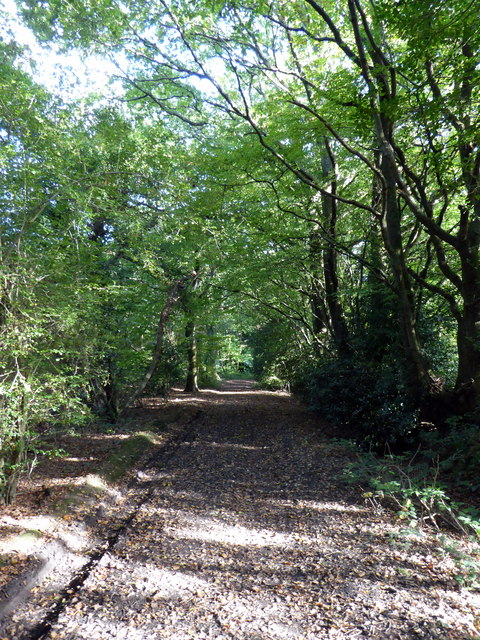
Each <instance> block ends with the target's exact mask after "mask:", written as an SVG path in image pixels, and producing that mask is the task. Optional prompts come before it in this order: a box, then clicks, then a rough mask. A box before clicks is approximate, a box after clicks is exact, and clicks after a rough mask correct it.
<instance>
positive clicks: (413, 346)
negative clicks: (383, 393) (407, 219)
mask: <svg viewBox="0 0 480 640" xmlns="http://www.w3.org/2000/svg"><path fill="white" fill-rule="evenodd" d="M390 162H391V158H390V157H389V154H388V153H387V154H385V155H383V154H382V157H381V162H380V168H381V171H382V175H383V177H384V179H385V187H384V198H385V203H384V204H385V207H384V211H385V214H384V217H383V219H382V236H383V240H384V244H385V248H386V250H387V253H388V256H389V259H390V267H391V270H392V276H393V283H394V286H395V291H396V294H397V300H398V314H399V324H400V339H401V344H402V348H403V355H404V362H405V370H406V373H407V379H408V383H409V387H410V393H411V395H412V397H414V398H416V399H420V398H421V397H422V396H424V395H425V394H429V393H430V392H431V391H432V385H433V379H432V377H431V374H430V371H429V367H428V364H427V361H426V358H425V357H424V355H423V354H422V350H421V348H420V342H419V339H418V335H417V329H416V314H415V298H414V296H413V292H412V289H411V284H410V278H409V275H408V270H407V266H406V262H405V254H404V251H403V242H402V229H401V211H400V208H399V205H398V201H397V193H396V192H397V188H396V187H397V185H396V177H395V176H396V174H395V171H394V170H393V169H392V168H391V167H390Z"/></svg>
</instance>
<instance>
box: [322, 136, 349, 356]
mask: <svg viewBox="0 0 480 640" xmlns="http://www.w3.org/2000/svg"><path fill="white" fill-rule="evenodd" d="M322 177H323V178H324V179H329V180H330V191H331V193H332V195H331V196H327V195H325V194H322V210H323V217H324V220H325V225H326V227H327V229H328V233H329V236H330V238H329V242H328V243H327V244H326V247H325V250H324V254H323V274H324V278H325V294H326V303H327V307H328V311H329V314H330V321H331V327H332V336H333V340H334V342H335V346H336V348H337V351H338V353H339V355H340V356H349V355H350V352H351V351H350V346H349V337H348V329H347V323H346V321H345V315H344V313H343V307H342V304H341V301H340V291H339V289H340V287H339V282H338V271H337V268H338V265H337V249H336V247H335V241H336V236H337V201H336V199H335V195H336V191H337V182H336V175H335V159H334V156H333V152H332V150H331V148H330V145H329V143H328V140H325V151H324V153H323V155H322Z"/></svg>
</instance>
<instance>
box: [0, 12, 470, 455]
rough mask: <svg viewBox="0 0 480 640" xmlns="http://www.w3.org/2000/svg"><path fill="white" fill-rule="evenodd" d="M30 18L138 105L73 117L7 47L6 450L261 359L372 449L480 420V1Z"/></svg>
mask: <svg viewBox="0 0 480 640" xmlns="http://www.w3.org/2000/svg"><path fill="white" fill-rule="evenodd" d="M18 4H19V7H20V10H21V12H22V14H23V15H24V17H25V19H26V20H27V22H28V24H30V25H31V26H32V28H33V29H34V30H35V32H36V34H37V35H38V37H39V38H40V39H41V40H42V41H43V42H44V43H46V44H51V43H55V44H56V45H57V46H60V47H63V48H65V49H68V48H72V47H78V48H80V49H83V50H85V51H95V52H96V53H97V54H99V55H105V56H109V58H110V59H112V60H113V61H116V63H117V65H118V69H119V76H120V77H121V78H122V79H123V82H124V93H122V95H121V96H119V97H121V100H122V101H121V102H119V104H116V105H112V104H111V105H109V106H106V105H105V104H103V103H102V102H101V101H100V102H95V101H94V100H93V98H92V99H90V100H86V101H84V102H83V103H82V104H80V105H74V104H71V105H70V106H69V107H68V108H67V107H65V106H62V104H61V103H60V102H59V101H55V100H54V99H53V98H52V97H51V96H49V95H48V94H47V92H46V91H45V90H43V89H41V88H40V87H38V86H37V85H35V83H34V82H33V81H32V80H31V79H30V78H29V77H28V75H27V74H26V73H23V72H21V71H19V70H18V67H17V66H16V63H15V56H16V55H17V53H18V51H17V48H16V47H15V46H14V45H8V46H7V45H3V52H4V56H3V62H2V69H1V71H2V74H1V75H2V85H1V87H0V92H1V96H0V97H1V103H0V109H1V111H0V118H1V129H0V132H1V136H2V146H1V148H0V155H1V160H2V173H1V175H0V179H1V180H2V194H3V195H2V198H3V200H2V221H1V224H2V230H1V231H2V247H1V250H2V255H1V259H2V291H1V296H2V297H1V303H2V307H1V308H0V321H1V329H0V330H1V331H2V340H3V346H2V347H1V349H2V372H1V375H2V385H3V392H2V393H3V396H2V398H3V400H2V402H4V403H6V404H5V407H4V409H5V416H7V417H6V418H5V420H6V422H5V424H3V425H2V428H3V432H4V433H5V434H6V440H5V442H7V440H8V442H11V443H12V444H11V445H10V444H8V447H10V449H11V450H12V451H15V447H16V443H19V444H20V448H21V449H22V452H23V451H25V446H24V442H23V441H24V435H23V434H24V432H25V433H26V432H27V431H28V429H30V425H32V426H33V425H34V423H35V422H38V421H40V420H45V421H47V422H50V421H53V420H54V419H59V417H60V416H61V415H70V416H71V419H77V418H79V416H80V417H81V414H84V415H87V413H88V411H89V410H91V409H93V410H94V411H95V412H96V413H100V414H102V415H103V416H104V417H106V418H108V419H110V420H114V419H115V418H116V416H117V415H118V413H119V412H120V411H121V410H122V408H123V407H124V404H125V402H126V401H127V400H128V399H129V398H132V397H134V396H135V389H136V388H138V384H139V381H140V380H147V378H148V385H147V386H146V387H145V388H144V389H143V392H150V393H162V394H163V393H167V391H168V387H169V385H170V384H171V383H172V382H173V381H174V380H175V379H176V378H178V377H179V376H181V375H184V374H185V372H186V369H187V364H188V367H189V369H190V368H191V367H192V366H193V365H192V362H193V359H195V360H196V364H195V367H197V368H198V369H199V371H197V372H196V375H199V376H200V381H201V382H203V384H208V385H210V384H215V383H216V382H217V376H218V371H217V369H218V368H219V367H220V369H223V371H226V370H228V368H229V367H230V369H238V368H239V366H241V367H243V368H245V367H248V366H249V365H250V360H251V358H250V353H249V351H248V349H251V355H252V357H253V369H254V372H255V374H256V375H257V377H258V378H259V379H260V380H261V381H262V382H263V383H266V384H270V385H278V386H283V387H285V386H292V388H294V389H296V390H298V391H300V392H302V393H303V394H304V395H306V396H307V397H308V400H309V402H310V404H311V405H312V406H314V407H315V409H317V410H318V411H321V412H323V414H324V415H325V416H326V417H328V418H330V419H331V420H332V421H335V422H336V423H337V424H341V425H342V426H344V428H345V429H346V430H348V431H349V432H350V433H352V434H353V435H354V436H355V437H356V438H357V439H360V440H363V441H365V442H368V443H369V444H370V445H371V446H374V447H377V448H382V447H383V446H384V444H385V443H386V442H388V443H390V444H391V445H393V444H394V445H395V446H398V447H404V446H406V445H407V444H408V443H409V442H412V441H413V440H415V439H417V438H418V437H419V433H420V430H421V428H422V424H423V426H425V425H430V424H433V425H434V426H436V427H439V428H441V429H443V430H444V432H448V431H450V430H451V427H450V423H449V421H448V417H449V416H451V415H452V414H453V415H455V414H461V415H466V414H469V413H470V414H471V416H470V418H469V420H470V421H471V422H472V424H474V425H476V424H477V420H476V418H475V415H476V414H475V405H476V404H478V397H479V396H478V394H479V393H480V346H479V345H480V341H479V335H478V331H479V329H478V327H479V326H480V259H479V251H480V232H479V228H480V227H479V225H480V200H479V196H478V194H479V191H480V186H479V185H480V176H479V171H478V168H479V166H480V150H479V140H478V130H479V127H478V125H479V117H480V116H479V86H480V85H479V82H478V75H479V65H478V55H479V53H478V52H479V50H480V35H479V32H478V28H477V19H478V16H477V15H476V11H475V7H474V3H473V4H472V3H468V2H467V1H466V0H455V2H452V3H449V5H448V7H447V5H446V4H445V3H443V2H440V1H438V2H430V3H428V7H420V5H418V3H417V4H415V3H408V2H407V3H405V2H404V3H392V2H389V1H387V0H385V1H384V0H379V1H378V2H375V3H371V2H366V1H363V0H358V1H357V0H355V1H354V0H342V1H341V2H330V1H328V2H321V3H316V2H313V0H312V1H310V0H295V1H292V2H283V1H281V0H275V1H274V2H266V1H263V0H252V1H250V2H247V3H245V2H237V1H235V0H231V1H228V2H227V1H221V0H218V1H215V2H212V1H209V2H206V1H205V2H203V1H199V2H195V3H191V2H186V0H154V1H152V2H145V1H143V0H125V1H124V2H121V3H118V4H116V3H113V4H112V3H111V2H107V1H106V0H88V1H87V2H80V1H78V0H73V1H72V2H68V3H65V2H61V1H60V0H42V1H41V2H37V1H36V0H24V1H22V2H19V3H18ZM92 105H93V106H92ZM176 287H177V288H178V291H177V289H176ZM172 292H176V293H175V295H174V294H173V293H172ZM177 293H178V295H177ZM170 302H171V305H170V306H168V305H169V303H170ZM166 311H168V314H167V313H166ZM166 316H168V317H166ZM162 319H164V320H165V323H164V324H162V322H163V320H162ZM185 334H187V337H185ZM247 345H248V347H247ZM192 347H195V348H196V350H195V349H193V348H192ZM194 352H195V358H193V356H192V353H194ZM152 354H153V356H152ZM155 354H157V356H159V357H158V358H157V359H158V362H156V361H155V357H156V356H155ZM152 362H154V363H155V366H154V367H153V369H154V370H153V371H150V368H151V365H152ZM145 372H147V374H148V375H147V378H145ZM230 372H231V371H230ZM132 394H133V395H132ZM31 398H35V402H33V400H31ZM66 398H69V401H68V402H67V400H66ZM7 404H8V406H7ZM33 407H35V411H37V410H38V412H39V413H38V415H37V414H36V413H35V411H34V409H33ZM37 408H38V409H37ZM472 412H473V413H472ZM27 425H28V426H27ZM7 434H10V435H8V437H7ZM5 447H7V445H5ZM12 455H13V458H15V456H16V453H13V454H12ZM23 455H24V454H23V453H22V456H23ZM9 464H17V463H16V462H15V463H9Z"/></svg>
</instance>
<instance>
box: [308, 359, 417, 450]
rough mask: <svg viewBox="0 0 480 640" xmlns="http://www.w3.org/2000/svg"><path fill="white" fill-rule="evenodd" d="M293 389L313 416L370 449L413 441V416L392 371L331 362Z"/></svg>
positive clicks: (396, 374)
mask: <svg viewBox="0 0 480 640" xmlns="http://www.w3.org/2000/svg"><path fill="white" fill-rule="evenodd" d="M296 389H297V390H298V389H300V390H301V391H302V394H303V395H304V397H305V399H306V401H307V403H308V404H309V406H310V407H311V408H312V409H313V410H314V411H317V412H321V413H322V415H323V416H324V417H325V419H326V420H328V421H329V422H332V423H334V424H335V425H339V426H343V427H345V429H346V435H347V436H350V437H354V438H355V439H356V440H357V441H358V442H362V443H364V444H367V445H368V446H369V447H371V448H374V449H381V448H384V447H385V445H387V444H388V445H389V446H390V447H392V446H397V447H400V446H402V447H403V446H405V445H406V444H407V443H409V442H410V441H413V440H414V438H415V437H416V435H417V428H418V410H417V409H416V408H415V407H414V406H413V405H412V403H411V402H410V400H409V398H408V395H407V393H406V390H405V387H404V384H403V381H402V379H401V376H400V375H399V373H398V372H396V371H394V370H392V369H387V368H384V367H383V368H377V367H373V366H371V365H369V364H368V363H364V362H357V361H355V360H352V359H349V360H340V359H335V360H330V361H327V362H325V363H323V364H321V365H320V366H318V367H317V368H316V369H313V370H311V371H310V372H309V373H307V374H305V375H304V376H303V379H302V380H300V381H299V383H297V385H296Z"/></svg>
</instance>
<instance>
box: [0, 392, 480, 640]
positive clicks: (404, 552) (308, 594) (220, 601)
mask: <svg viewBox="0 0 480 640" xmlns="http://www.w3.org/2000/svg"><path fill="white" fill-rule="evenodd" d="M172 402H174V403H176V404H177V405H179V406H182V405H185V407H187V406H188V407H189V408H190V409H191V407H192V405H194V406H196V407H197V408H198V409H199V414H198V416H197V418H196V419H195V420H194V421H193V422H192V423H190V425H189V426H188V428H187V429H185V431H184V432H183V435H182V437H181V438H179V439H178V441H177V442H176V444H175V445H174V446H173V448H172V447H171V448H170V450H169V451H168V455H165V454H160V455H159V456H157V458H156V459H155V460H154V461H153V462H152V466H150V467H147V468H145V469H144V470H143V471H142V472H140V473H139V474H138V486H137V489H136V491H137V495H140V496H142V495H143V497H144V498H145V497H146V498H147V499H146V500H143V498H142V499H140V500H139V503H138V507H137V508H136V509H135V511H134V512H133V511H132V517H131V521H130V522H129V523H128V526H126V527H125V528H124V529H122V531H121V533H120V535H118V536H117V539H116V540H112V544H111V546H110V548H108V549H106V550H105V552H104V553H102V555H101V557H100V558H99V559H98V562H96V563H93V565H92V567H91V570H89V571H88V573H87V575H85V578H84V580H82V584H81V585H80V586H79V588H78V590H76V589H75V590H72V593H70V594H69V595H68V597H66V599H65V602H64V603H62V604H61V606H59V607H58V608H57V611H56V614H55V616H54V617H53V618H52V619H51V626H50V623H49V625H48V627H45V630H46V631H47V633H46V635H45V634H44V635H43V636H39V635H38V634H37V636H36V637H45V638H48V639H52V640H54V639H56V640H58V639H61V640H74V639H75V640H85V639H87V638H88V640H113V639H115V640H121V639H125V640H127V639H128V640H155V639H160V638H165V639H169V640H187V639H192V640H193V639H195V640H202V639H207V638H208V639H210V638H212V639H213V638H215V639H216V640H226V639H232V640H233V639H238V640H284V639H292V640H293V639H297V640H300V639H303V640H317V639H318V640H321V639H323V638H325V639H326V638H329V639H332V638H336V639H342V640H343V639H352V640H353V639H356V640H367V639H368V640H376V639H380V638H381V639H382V640H385V639H389V640H390V639H392V640H393V639H410V638H412V639H414V638H424V639H428V640H454V639H457V640H467V639H468V640H471V639H473V638H478V637H479V636H480V632H478V631H475V626H474V625H475V623H476V624H477V625H478V622H479V621H478V618H477V620H476V621H475V606H477V607H478V597H477V596H475V595H474V594H468V593H466V592H463V593H462V592H460V591H459V589H458V587H457V585H456V582H455V581H454V579H453V577H452V571H451V566H450V565H449V564H448V562H446V561H445V562H444V561H443V560H442V558H441V555H440V553H439V551H438V545H437V544H436V543H435V540H434V539H433V537H432V536H431V535H427V534H425V535H422V536H418V537H410V538H409V537H406V536H399V535H398V533H399V530H400V529H401V527H402V526H403V525H401V524H400V523H397V522H396V521H395V520H394V518H393V516H390V515H388V514H379V513H378V512H376V511H374V510H373V509H371V508H367V507H366V506H365V505H364V504H363V503H362V502H361V498H360V494H359V492H358V491H354V490H353V489H350V488H348V487H346V486H345V485H344V484H343V483H342V482H341V480H340V478H339V475H338V474H339V472H340V471H341V469H342V467H343V466H344V464H345V463H346V461H347V458H346V453H345V451H344V450H342V448H341V447H340V446H338V445H336V444H335V443H333V444H332V443H330V442H328V440H326V439H322V438H321V436H319V435H318V434H317V432H316V431H315V424H314V423H313V421H312V419H311V418H310V417H309V416H308V415H307V414H306V413H305V411H304V410H303V409H302V407H301V406H300V405H299V404H298V403H296V402H295V401H294V400H293V399H292V398H291V397H289V396H288V395H287V394H277V393H268V392H258V391H254V390H253V389H252V387H251V385H250V384H249V383H244V382H229V383H225V386H224V389H223V391H222V392H203V393H201V394H199V395H197V396H186V395H183V394H178V395H177V396H176V397H174V398H172ZM142 491H143V494H142ZM19 613H20V615H22V614H21V612H19ZM21 630H22V620H21V618H19V616H18V615H17V616H15V617H14V620H13V621H12V622H11V624H10V626H9V627H7V628H6V629H5V630H4V632H3V634H4V637H8V638H11V639H12V640H13V638H15V639H17V638H19V637H22V636H21V634H20V632H21ZM24 631H25V635H24V636H23V637H25V638H30V637H33V636H32V635H31V634H30V635H29V633H30V632H29V631H28V630H27V629H26V628H25V629H24ZM5 634H6V635H5ZM9 634H10V635H9Z"/></svg>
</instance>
